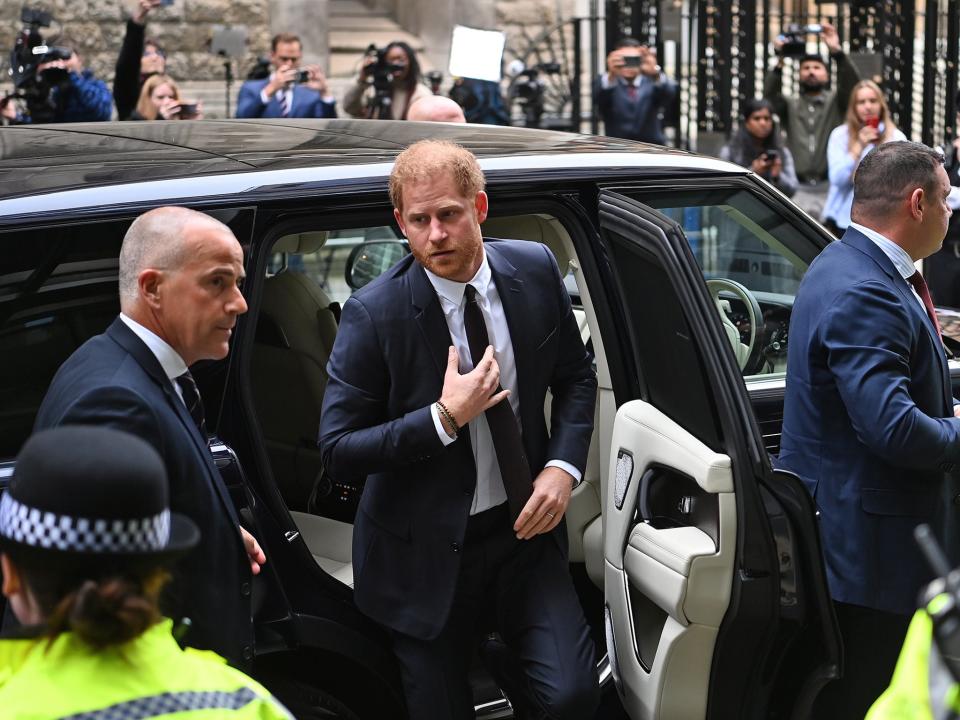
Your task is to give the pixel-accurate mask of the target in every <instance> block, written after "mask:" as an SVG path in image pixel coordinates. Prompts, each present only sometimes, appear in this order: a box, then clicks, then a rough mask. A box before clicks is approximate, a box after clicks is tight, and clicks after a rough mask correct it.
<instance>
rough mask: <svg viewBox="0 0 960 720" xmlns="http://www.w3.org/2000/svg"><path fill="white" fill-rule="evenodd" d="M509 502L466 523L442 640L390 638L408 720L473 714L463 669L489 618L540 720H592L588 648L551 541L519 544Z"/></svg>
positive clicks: (593, 678) (593, 675)
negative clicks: (400, 674) (458, 570)
mask: <svg viewBox="0 0 960 720" xmlns="http://www.w3.org/2000/svg"><path fill="white" fill-rule="evenodd" d="M511 525H512V523H511V520H510V517H509V513H508V511H507V508H506V504H504V505H501V506H499V507H496V508H493V509H491V510H487V511H486V512H483V513H479V514H477V515H475V516H474V517H472V518H471V519H470V522H469V524H468V526H467V534H466V537H465V539H464V543H463V550H462V552H463V560H462V562H461V568H460V577H459V578H458V581H457V588H456V593H455V596H454V601H453V607H452V609H451V611H450V617H449V619H448V620H447V623H446V625H445V626H444V628H443V630H442V631H441V632H440V635H439V636H438V637H436V638H434V639H432V640H421V639H419V638H414V637H410V636H408V635H403V634H400V633H396V632H395V633H393V647H394V652H395V653H396V655H397V658H398V659H399V661H400V665H401V672H402V676H403V684H404V692H405V694H406V698H407V708H408V711H409V713H410V718H411V720H467V719H472V718H473V717H474V710H473V708H474V703H473V695H472V693H471V690H470V683H469V679H468V673H469V670H470V666H471V660H472V658H473V655H474V652H475V651H476V649H477V647H478V644H479V641H480V639H481V636H482V633H484V632H485V631H487V630H489V629H490V628H489V627H485V625H486V624H487V622H488V621H489V620H490V619H492V620H493V624H494V625H495V629H496V630H498V631H499V633H500V635H501V637H502V638H503V640H504V642H505V643H506V644H507V646H508V647H509V648H510V650H511V651H512V653H513V656H514V657H515V658H516V660H517V661H518V666H519V667H520V668H522V675H523V676H524V677H521V678H517V679H516V681H517V682H518V683H520V685H521V686H523V687H525V688H526V689H527V691H528V695H529V697H531V698H532V699H533V700H534V702H535V703H536V704H537V705H539V708H538V712H539V714H540V715H541V716H542V717H545V718H554V719H556V720H567V719H568V718H569V719H570V720H589V718H592V717H593V714H594V712H595V711H596V707H597V705H598V703H599V697H600V696H599V686H598V681H597V671H596V662H595V659H594V649H593V642H592V641H591V639H590V633H589V631H588V628H587V623H586V620H585V619H584V616H583V609H582V608H581V606H580V601H579V599H578V598H577V594H576V592H575V590H574V587H573V580H572V579H571V577H570V571H569V568H568V567H567V561H566V558H565V557H564V556H563V555H562V554H561V552H560V549H559V548H558V546H557V543H556V541H555V540H554V538H552V537H550V536H548V535H538V536H536V537H535V538H532V539H531V540H517V538H516V535H515V534H514V532H513V529H512V527H511Z"/></svg>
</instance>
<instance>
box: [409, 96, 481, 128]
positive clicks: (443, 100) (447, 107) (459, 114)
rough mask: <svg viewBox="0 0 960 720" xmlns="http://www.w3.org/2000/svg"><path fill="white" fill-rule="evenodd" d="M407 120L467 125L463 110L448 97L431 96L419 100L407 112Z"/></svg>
mask: <svg viewBox="0 0 960 720" xmlns="http://www.w3.org/2000/svg"><path fill="white" fill-rule="evenodd" d="M407 120H425V121H428V122H450V123H465V122H466V121H467V119H466V118H465V117H464V116H463V108H461V107H460V106H459V105H458V104H457V103H455V102H454V101H453V100H451V99H450V98H448V97H443V96H442V95H430V96H429V97H422V98H420V99H419V100H417V101H416V102H415V103H413V105H411V106H410V109H409V110H408V111H407Z"/></svg>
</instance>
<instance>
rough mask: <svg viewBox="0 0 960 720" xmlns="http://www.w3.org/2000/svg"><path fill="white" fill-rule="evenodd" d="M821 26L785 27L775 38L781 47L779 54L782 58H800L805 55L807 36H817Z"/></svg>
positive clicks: (821, 28) (820, 31)
mask: <svg viewBox="0 0 960 720" xmlns="http://www.w3.org/2000/svg"><path fill="white" fill-rule="evenodd" d="M822 32H823V25H819V24H814V25H787V26H786V27H784V28H783V32H782V33H781V34H780V35H779V36H778V37H777V40H779V41H780V42H781V43H783V45H782V46H781V47H780V54H781V55H782V56H783V57H801V56H802V55H806V54H807V35H819V34H820V33H822Z"/></svg>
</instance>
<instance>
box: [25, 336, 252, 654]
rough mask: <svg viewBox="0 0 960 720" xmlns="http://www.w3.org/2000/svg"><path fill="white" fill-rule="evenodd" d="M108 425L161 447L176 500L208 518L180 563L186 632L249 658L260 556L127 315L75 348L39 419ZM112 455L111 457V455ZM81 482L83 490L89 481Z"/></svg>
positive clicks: (189, 639)
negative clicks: (253, 562)
mask: <svg viewBox="0 0 960 720" xmlns="http://www.w3.org/2000/svg"><path fill="white" fill-rule="evenodd" d="M58 425H105V426H108V427H113V428H116V429H118V430H124V431H126V432H129V433H132V434H134V435H138V436H140V437H141V438H143V439H144V440H146V441H147V442H148V443H150V444H151V445H152V446H153V447H155V448H156V449H157V452H158V453H160V456H161V457H162V458H163V461H164V464H165V465H166V469H167V474H168V476H169V482H170V507H171V509H172V510H174V511H176V512H181V513H184V514H185V515H187V516H189V517H190V518H191V519H192V520H193V521H194V522H195V523H196V524H197V526H198V527H199V528H200V532H201V535H202V536H201V541H200V544H199V546H198V547H196V548H195V549H194V550H193V551H191V552H190V553H189V554H187V555H186V556H184V557H183V558H182V559H181V560H180V561H179V562H178V564H177V566H176V568H175V569H174V573H173V576H174V582H173V585H172V587H171V590H172V593H173V597H172V598H168V601H172V602H173V604H174V607H172V608H164V609H165V610H167V611H168V614H170V615H171V616H172V617H173V618H174V620H179V618H181V617H184V616H185V617H189V618H190V619H191V621H192V626H191V629H190V631H189V632H188V633H187V635H186V636H185V637H184V641H185V642H186V643H187V644H188V645H191V646H193V647H199V648H204V649H210V650H214V651H216V652H217V653H219V654H221V655H223V656H224V657H226V658H227V659H229V660H231V661H232V662H234V663H235V664H242V663H243V661H244V660H248V659H249V658H244V657H243V656H244V654H245V653H244V647H245V646H246V648H247V653H249V650H250V648H252V644H253V626H252V623H251V618H250V566H249V563H248V561H247V554H246V552H245V550H244V548H243V541H242V539H241V537H240V532H239V529H238V528H239V525H238V519H237V514H236V511H235V509H234V507H233V503H232V502H231V501H230V497H229V495H228V492H227V489H226V487H225V486H224V484H223V481H222V480H221V478H220V473H219V472H218V470H217V468H216V465H215V464H214V463H213V459H212V457H211V455H210V452H209V450H208V449H207V443H206V439H205V438H203V437H201V435H200V432H199V430H198V429H197V427H196V425H195V424H194V423H193V421H192V419H191V418H190V414H189V413H188V412H187V409H186V407H185V406H184V404H183V402H181V400H180V398H179V397H178V396H177V394H176V391H175V390H174V388H173V385H172V383H171V382H170V381H169V380H168V379H167V376H166V374H165V373H164V371H163V368H162V367H161V366H160V362H159V361H158V360H157V358H156V356H155V355H154V354H153V353H152V352H151V351H150V349H149V348H148V347H147V346H146V345H145V344H144V343H143V341H142V340H140V338H138V337H137V336H136V334H135V333H134V332H133V331H132V330H130V328H129V327H127V326H126V325H125V324H124V322H123V321H122V320H120V318H117V319H116V320H115V321H114V322H113V323H112V324H111V325H110V327H108V328H107V330H106V332H105V333H103V334H102V335H97V336H95V337H93V338H91V339H90V340H88V341H87V342H85V343H84V344H83V345H82V346H80V348H78V349H77V351H76V352H75V353H73V355H71V356H70V357H69V358H68V359H67V361H66V362H65V363H64V364H63V365H62V366H61V367H60V369H59V370H58V371H57V374H56V375H55V376H54V378H53V382H52V383H51V385H50V388H49V389H48V391H47V395H46V397H45V398H44V400H43V403H42V405H41V406H40V412H39V414H38V416H37V420H36V425H35V429H36V430H41V429H44V428H49V427H55V426H58ZM102 460H103V462H105V463H109V462H110V458H109V457H105V458H103V459H102ZM77 492H83V488H82V487H78V488H77Z"/></svg>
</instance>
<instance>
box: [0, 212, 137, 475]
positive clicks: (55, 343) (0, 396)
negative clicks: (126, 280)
mask: <svg viewBox="0 0 960 720" xmlns="http://www.w3.org/2000/svg"><path fill="white" fill-rule="evenodd" d="M128 225H129V222H113V223H98V224H96V225H76V226H69V227H54V228H43V229H39V230H26V231H15V232H6V233H2V234H0V255H2V257H3V258H4V262H3V270H2V272H0V458H10V457H13V456H14V455H16V453H17V452H18V451H19V449H20V446H21V445H22V444H23V442H24V441H25V440H26V439H27V437H28V436H29V434H30V431H31V429H32V428H33V422H34V418H35V417H36V413H37V409H38V408H39V407H40V402H41V401H42V400H43V396H44V394H45V393H46V391H47V386H48V385H49V384H50V381H51V380H52V379H53V376H54V374H55V373H56V371H57V369H58V368H59V367H60V365H61V363H63V361H64V360H66V359H67V358H68V357H69V356H70V354H71V353H72V352H73V351H74V350H76V349H77V348H78V347H79V346H80V345H81V344H82V343H83V342H84V341H85V340H86V339H87V338H89V337H91V336H93V335H95V334H97V333H99V332H102V331H103V329H104V328H105V327H106V326H107V325H109V324H110V322H111V321H112V320H113V318H114V317H116V315H117V313H118V312H119V309H120V305H119V299H118V297H117V257H118V255H119V252H120V244H121V242H122V240H123V234H124V232H126V229H127V227H128Z"/></svg>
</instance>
